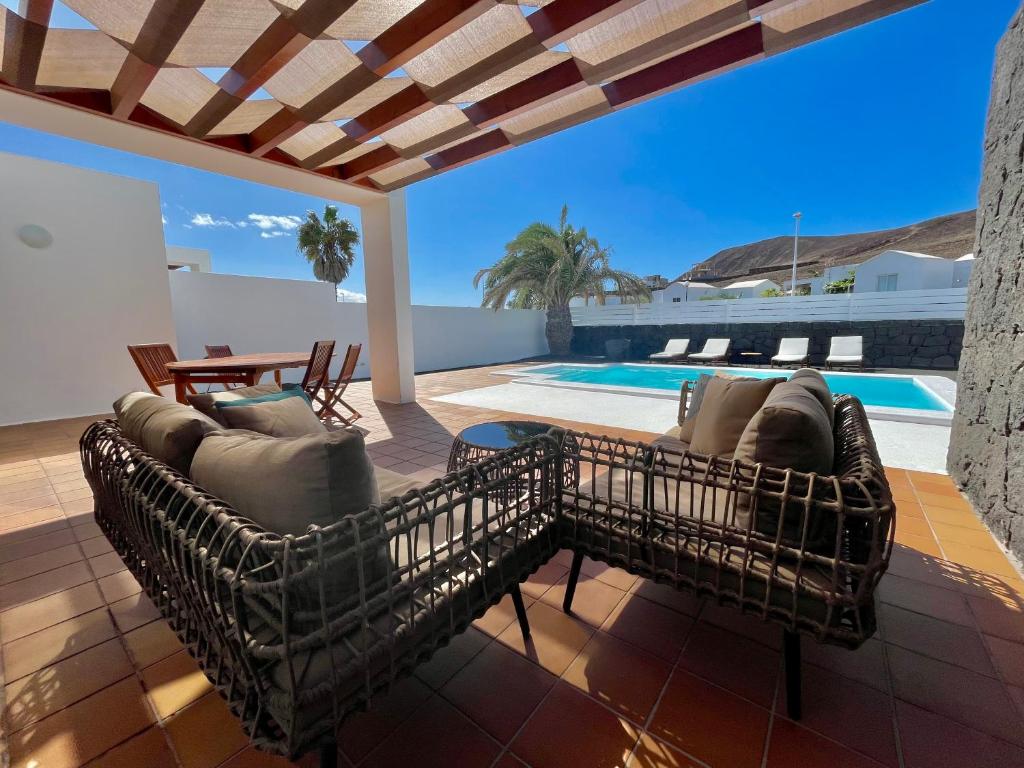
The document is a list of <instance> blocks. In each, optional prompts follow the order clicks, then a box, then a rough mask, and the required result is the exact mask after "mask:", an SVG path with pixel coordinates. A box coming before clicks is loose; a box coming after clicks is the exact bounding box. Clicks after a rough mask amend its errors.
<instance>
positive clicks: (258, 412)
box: [216, 390, 327, 437]
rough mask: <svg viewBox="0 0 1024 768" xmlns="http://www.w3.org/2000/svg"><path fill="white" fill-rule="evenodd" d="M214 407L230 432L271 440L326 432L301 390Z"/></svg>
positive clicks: (275, 393)
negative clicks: (251, 433)
mask: <svg viewBox="0 0 1024 768" xmlns="http://www.w3.org/2000/svg"><path fill="white" fill-rule="evenodd" d="M216 406H217V412H218V414H219V415H220V417H221V420H222V421H223V422H224V423H225V424H227V426H228V427H229V428H231V429H247V430H250V431H252V432H259V433H260V434H261V435H270V436H271V437H302V436H303V435H315V434H318V433H322V432H326V431H327V428H326V427H325V426H324V425H323V424H322V423H321V422H320V419H318V418H317V416H316V414H315V413H313V409H312V408H310V404H309V399H308V398H307V397H306V394H305V393H304V392H302V391H301V390H286V391H284V392H274V393H271V394H267V395H262V396H260V397H256V398H251V399H247V400H228V401H221V402H218V403H216Z"/></svg>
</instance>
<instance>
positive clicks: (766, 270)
mask: <svg viewBox="0 0 1024 768" xmlns="http://www.w3.org/2000/svg"><path fill="white" fill-rule="evenodd" d="M974 213H975V212H974V211H963V212H961V213H952V214H949V215H947V216H939V217H938V218H935V219H928V220H927V221H921V222H918V223H917V224H910V225H908V226H905V227H899V228H898V229H885V230H882V231H880V232H860V233H858V234H854V235H827V236H817V237H815V236H809V237H801V238H800V255H799V261H798V262H797V273H798V274H799V275H800V276H801V277H805V276H809V275H816V274H821V272H822V270H824V269H825V268H826V267H830V266H834V265H837V264H859V263H861V262H862V261H867V260H868V259H870V258H871V257H872V256H877V255H878V254H879V253H882V251H888V250H899V251H916V252H918V253H928V254H931V255H932V256H941V257H942V258H944V259H957V258H959V257H961V256H963V255H964V254H965V253H970V252H971V251H973V250H974ZM792 259H793V238H792V237H773V238H770V239H768V240H761V241H760V242H757V243H749V244H748V245H737V246H733V247H732V248H726V249H725V250H722V251H719V252H718V253H716V254H715V255H714V256H712V257H711V258H710V259H707V260H705V261H702V262H701V263H700V264H696V265H694V267H693V268H692V269H691V270H690V271H689V272H685V273H684V274H682V275H680V276H679V277H678V278H676V279H677V280H685V279H686V278H688V277H689V278H692V279H694V280H704V281H707V282H711V283H717V282H718V281H726V282H731V281H733V280H738V279H740V278H743V277H748V276H751V275H756V276H757V277H764V278H767V279H769V280H775V281H776V282H777V283H779V284H780V285H781V284H782V281H783V280H785V279H787V278H788V277H789V275H790V265H791V264H792V263H793V262H792Z"/></svg>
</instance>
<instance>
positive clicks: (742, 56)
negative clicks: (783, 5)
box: [602, 23, 764, 109]
mask: <svg viewBox="0 0 1024 768" xmlns="http://www.w3.org/2000/svg"><path fill="white" fill-rule="evenodd" d="M763 55H764V37H763V35H762V32H761V24H760V23H756V24H751V25H750V26H747V27H743V28H742V29H739V30H737V31H736V32H732V33H730V34H728V35H725V36H724V37H720V38H718V39H717V40H712V41H711V42H710V43H706V44H705V45H702V46H699V47H697V48H694V49H692V50H689V51H686V52H684V53H681V54H679V55H678V56H673V57H672V58H670V59H665V60H664V61H661V62H658V63H657V64H653V65H652V66H650V67H647V68H646V69H641V70H640V71H639V72H634V73H633V74H631V75H627V76H625V77H623V78H620V79H619V80H613V81H612V82H610V83H607V84H605V85H603V86H602V89H603V90H604V94H605V98H607V99H608V103H609V104H611V106H612V108H613V109H621V108H623V107H628V106H631V105H632V104H636V103H637V102H639V101H643V100H644V99H648V98H651V97H652V96H657V95H658V94H661V93H664V92H666V91H670V90H672V89H674V88H677V87H679V86H680V85H683V84H684V83H688V82H693V81H695V80H697V79H699V78H702V77H706V76H708V75H711V74H713V73H715V72H719V71H721V70H723V69H727V68H729V67H732V66H735V65H737V64H742V63H744V62H746V61H750V60H752V59H755V58H759V57H761V56H763Z"/></svg>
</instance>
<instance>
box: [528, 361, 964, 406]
mask: <svg viewBox="0 0 1024 768" xmlns="http://www.w3.org/2000/svg"><path fill="white" fill-rule="evenodd" d="M716 371H722V372H724V373H731V374H734V375H742V376H752V377H756V378H761V379H768V378H772V377H775V376H785V377H789V376H791V375H792V374H793V371H790V370H781V369H774V370H773V369H768V368H760V369H758V368H743V369H737V368H729V369H724V368H698V367H694V366H681V365H673V366H667V365H631V364H629V363H609V364H606V365H561V364H559V365H539V366H534V367H530V368H522V369H519V370H518V371H509V372H508V373H509V374H513V375H525V376H531V377H539V378H543V379H545V380H548V381H552V380H553V381H560V382H566V383H569V384H577V385H587V384H590V385H595V386H601V387H614V388H619V387H623V388H627V389H634V388H635V389H645V390H663V391H676V392H678V390H679V387H680V385H681V384H682V383H683V382H684V381H696V380H697V377H698V376H700V375H701V374H702V373H707V374H714V373H715V372H716ZM822 375H823V376H824V377H825V381H827V382H828V386H829V388H830V389H831V390H832V392H833V393H834V394H850V395H855V396H856V397H858V398H859V399H860V401H861V402H862V403H863V404H864V405H865V406H868V407H869V408H872V407H873V408H885V409H889V408H899V409H910V410H915V411H932V412H936V413H941V414H948V413H951V412H952V410H953V408H952V406H951V405H950V404H949V403H948V402H947V401H946V400H944V399H943V398H941V397H939V396H938V395H937V394H936V393H935V392H933V391H932V390H931V389H930V388H929V387H928V386H926V385H925V384H924V383H922V381H921V380H920V379H918V378H915V377H913V376H899V375H892V374H872V373H825V372H824V371H823V372H822Z"/></svg>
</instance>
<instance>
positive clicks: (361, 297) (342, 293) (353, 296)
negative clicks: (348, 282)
mask: <svg viewBox="0 0 1024 768" xmlns="http://www.w3.org/2000/svg"><path fill="white" fill-rule="evenodd" d="M338 301H344V302H348V303H349V304H365V303H366V294H365V293H358V292H356V291H349V290H347V289H345V288H339V289H338Z"/></svg>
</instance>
